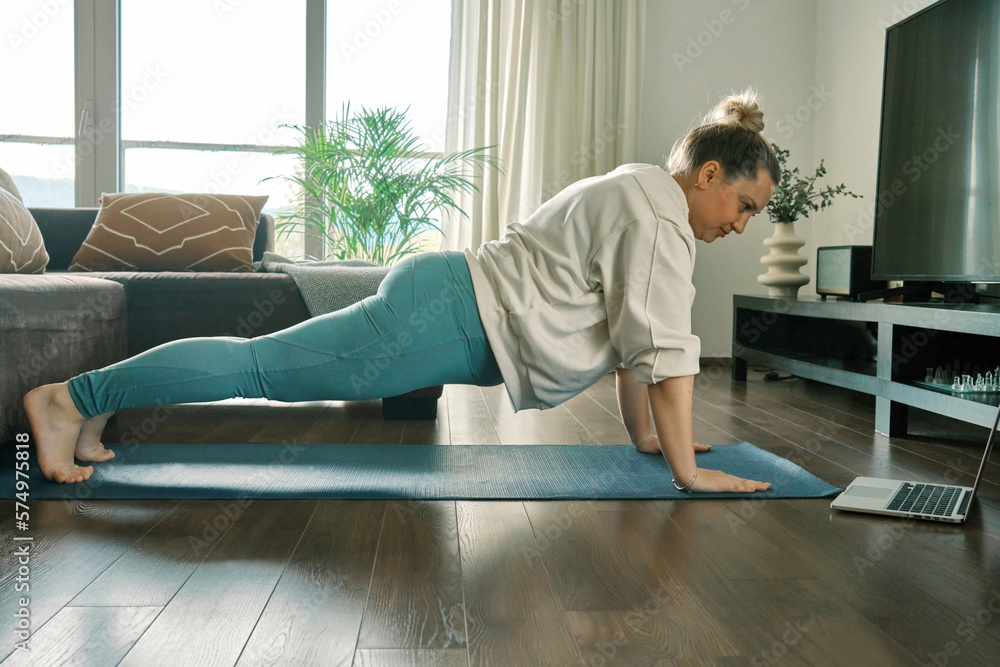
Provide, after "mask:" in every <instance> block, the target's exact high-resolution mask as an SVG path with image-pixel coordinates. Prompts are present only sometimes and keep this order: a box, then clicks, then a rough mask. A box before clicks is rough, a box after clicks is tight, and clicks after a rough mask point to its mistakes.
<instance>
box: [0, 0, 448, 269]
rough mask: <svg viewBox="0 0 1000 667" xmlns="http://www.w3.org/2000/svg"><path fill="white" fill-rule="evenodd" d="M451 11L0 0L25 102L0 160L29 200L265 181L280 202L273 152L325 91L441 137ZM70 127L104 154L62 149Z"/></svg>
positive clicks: (335, 0)
mask: <svg viewBox="0 0 1000 667" xmlns="http://www.w3.org/2000/svg"><path fill="white" fill-rule="evenodd" d="M324 7H325V16H326V20H325V21H318V20H317V21H314V22H313V24H311V25H307V13H308V14H309V15H310V16H314V17H318V16H319V15H320V14H322V13H323V8H324ZM74 8H76V10H75V11H76V13H77V14H78V15H77V16H76V17H74ZM450 12H451V0H351V1H350V2H348V1H347V0H280V1H279V0H260V1H259V2H252V3H251V2H245V1H242V0H213V1H212V2H208V1H207V0H175V1H174V2H170V3H166V2H149V1H148V0H52V1H51V2H49V1H43V0H5V2H4V10H3V12H0V33H2V34H3V35H4V38H5V43H4V45H3V47H2V48H3V49H4V50H6V51H7V52H8V53H11V54H13V56H14V59H13V63H12V65H11V66H9V67H5V68H4V69H5V74H4V77H5V81H4V84H5V92H7V96H5V99H7V100H15V99H16V100H19V101H21V100H30V103H21V104H10V103H8V104H6V105H4V106H3V109H2V111H0V167H3V168H4V169H5V170H6V171H8V172H9V173H10V174H11V175H12V176H13V177H14V179H15V182H16V183H17V184H18V186H19V188H20V189H21V191H22V194H23V195H24V198H25V201H26V202H27V203H28V204H29V205H32V206H43V205H47V206H73V205H75V204H76V203H77V202H83V203H84V204H89V205H93V204H94V203H96V201H95V200H96V197H97V196H98V195H99V193H100V192H107V191H111V190H112V189H116V190H124V191H130V192H140V191H152V190H155V191H174V192H181V191H208V192H226V193H246V194H267V195H268V196H269V197H270V199H269V200H268V204H267V206H265V208H264V210H265V211H266V212H268V213H271V214H277V213H279V212H281V211H282V210H284V209H285V208H286V207H287V206H288V205H289V203H290V202H291V201H292V200H293V198H294V194H295V193H294V192H291V191H290V186H289V184H288V183H287V182H286V181H284V180H283V179H281V178H269V177H280V176H282V175H285V174H291V173H293V170H294V169H295V164H294V162H293V159H292V158H291V157H288V156H275V155H272V154H271V149H272V148H273V147H274V146H277V145H282V144H288V143H292V142H294V141H296V140H297V137H298V133H297V132H295V131H294V130H292V129H290V128H287V127H282V125H305V124H306V123H307V118H312V119H316V118H321V117H322V113H323V111H322V109H321V107H322V106H323V105H324V103H325V105H326V117H328V118H332V117H334V116H335V115H337V114H339V112H340V110H341V108H342V105H343V103H344V102H345V101H347V100H350V101H351V103H352V106H353V107H354V108H358V107H360V106H366V107H378V106H393V107H397V108H406V107H409V108H410V112H409V117H410V120H411V122H412V124H413V127H414V129H415V131H416V132H417V133H418V134H419V136H420V137H421V138H422V140H423V143H424V148H425V149H426V150H427V151H428V152H431V153H437V152H440V151H442V150H443V149H444V136H445V122H446V110H447V97H448V95H447V85H448V57H449V34H450V28H451V26H450ZM74 21H76V23H77V24H78V25H75V23H74ZM115 26H117V27H118V30H117V31H116V30H115ZM81 30H83V31H87V32H84V33H83V34H82V35H81ZM324 30H325V32H324ZM115 35H120V37H119V39H120V43H115V39H114V36H115ZM324 39H325V42H326V54H327V55H326V59H325V62H322V61H323V60H324V59H323V58H322V57H320V56H319V55H318V54H319V53H320V52H321V51H322V49H320V48H318V47H320V46H321V45H322V42H323V40H324ZM310 45H312V46H310ZM307 48H308V49H309V50H308V52H307ZM307 59H308V62H307ZM5 62H6V58H5ZM114 64H116V66H117V71H114V69H115V66H114ZM81 67H82V68H83V69H84V70H86V72H87V73H86V74H83V75H81V74H80V71H81ZM310 72H311V73H310ZM307 75H309V76H311V77H313V78H312V79H311V80H313V81H321V82H325V83H326V91H327V92H326V96H325V99H324V96H323V95H322V94H320V93H319V90H318V89H319V87H320V86H319V85H315V86H313V90H312V91H311V93H310V91H307V90H306V77H307ZM74 77H76V80H74ZM81 80H82V81H83V83H84V87H83V88H81ZM87 86H89V88H88V87H87ZM115 87H117V88H118V91H119V92H118V94H119V103H118V104H117V105H114V104H113V100H114V92H113V91H114V89H115ZM81 91H83V92H82V93H81ZM88 96H89V97H88ZM307 97H308V98H310V100H311V101H307ZM95 101H96V103H95ZM101 103H103V108H100V109H96V110H95V108H94V106H93V105H95V104H97V105H98V106H100V105H101ZM307 104H308V105H310V106H309V107H308V110H307ZM88 105H90V106H88ZM77 106H79V107H80V108H76V107H77ZM307 111H308V114H310V115H307ZM78 121H79V123H78ZM109 122H110V123H111V125H110V129H109V130H108V131H107V132H104V133H103V134H100V133H98V132H96V131H94V130H93V128H95V127H97V128H98V129H103V127H104V124H107V123H109ZM310 122H313V121H310ZM78 124H79V128H89V130H88V131H89V132H91V133H92V135H93V136H96V135H97V134H100V138H101V139H102V140H103V144H102V145H101V146H100V159H98V158H97V155H96V154H97V152H98V151H96V150H94V145H95V143H91V144H90V150H89V152H90V154H91V155H92V157H93V158H94V159H91V160H87V159H86V157H87V156H86V155H85V152H86V151H87V146H85V145H84V143H85V142H82V140H81V147H80V149H79V150H78V151H76V150H74V140H76V138H77V133H78V132H79V131H80V130H79V128H78ZM81 136H82V135H81ZM78 153H79V154H78ZM77 172H78V173H77ZM74 179H76V182H75V181H74ZM74 190H75V192H74ZM293 242H294V243H297V244H298V245H299V246H300V247H299V250H301V245H302V243H303V240H302V239H301V238H299V239H297V240H295V241H293ZM291 250H292V249H289V254H301V252H299V253H294V252H291ZM280 251H281V249H279V252H280Z"/></svg>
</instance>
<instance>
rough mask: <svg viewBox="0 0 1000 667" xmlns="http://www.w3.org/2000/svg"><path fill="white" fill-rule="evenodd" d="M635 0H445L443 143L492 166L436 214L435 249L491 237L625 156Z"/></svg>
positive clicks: (632, 135) (629, 136) (639, 51)
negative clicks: (454, 208)
mask: <svg viewBox="0 0 1000 667" xmlns="http://www.w3.org/2000/svg"><path fill="white" fill-rule="evenodd" d="M645 14H646V7H645V0H453V2H452V37H451V66H450V72H449V89H448V127H447V139H446V145H445V150H446V151H449V152H450V151H456V150H468V149H470V148H476V147H482V146H495V148H494V149H493V154H494V155H496V156H498V157H499V158H500V161H501V166H502V169H503V174H499V173H496V172H490V173H488V174H487V175H486V176H485V178H481V179H479V180H478V182H477V183H478V185H479V187H480V191H479V192H477V193H474V194H471V195H468V196H464V197H462V198H461V199H460V200H458V201H459V204H460V205H461V208H462V210H464V211H465V212H466V213H467V214H468V217H467V218H466V217H461V216H459V215H455V214H449V215H447V216H445V218H444V220H443V221H442V228H443V230H444V232H445V239H444V242H443V244H442V248H443V249H450V250H464V249H465V248H477V247H478V246H479V245H480V244H481V243H483V242H485V241H490V240H493V239H498V238H500V237H501V236H502V235H503V233H504V229H505V228H506V226H507V225H508V224H510V223H512V222H521V221H523V220H524V219H526V218H527V217H528V216H529V215H530V214H531V213H533V212H534V210H535V209H536V208H538V206H539V205H540V204H542V203H543V202H544V201H545V200H547V199H549V198H550V197H551V196H552V195H554V194H556V193H557V192H559V191H560V190H562V189H563V188H564V187H566V186H567V185H569V184H570V183H573V182H574V181H577V180H579V179H581V178H584V177H586V176H593V175H596V174H604V173H607V172H608V171H611V170H612V169H614V168H615V167H617V166H618V165H620V164H625V163H628V162H634V161H635V160H636V156H637V142H638V136H639V104H640V99H641V92H642V70H643V68H642V59H643V42H644V26H645Z"/></svg>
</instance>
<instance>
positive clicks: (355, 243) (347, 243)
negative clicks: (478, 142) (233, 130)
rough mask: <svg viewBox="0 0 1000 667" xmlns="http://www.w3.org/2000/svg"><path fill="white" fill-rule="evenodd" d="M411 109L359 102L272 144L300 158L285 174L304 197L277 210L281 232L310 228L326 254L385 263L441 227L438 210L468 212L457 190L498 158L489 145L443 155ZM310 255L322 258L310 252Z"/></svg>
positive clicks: (409, 251) (466, 188)
mask: <svg viewBox="0 0 1000 667" xmlns="http://www.w3.org/2000/svg"><path fill="white" fill-rule="evenodd" d="M407 111H408V109H407V110H404V111H399V110H397V109H394V108H388V107H386V108H376V109H366V108H362V109H361V111H360V112H359V113H356V114H352V113H351V109H350V105H349V104H347V105H345V106H344V108H343V110H342V112H341V115H340V117H338V118H335V119H333V120H330V121H327V122H325V123H323V124H322V125H321V126H319V127H316V128H308V127H303V126H298V125H296V126H292V127H293V128H294V129H296V130H298V132H299V134H300V140H299V142H298V143H297V144H296V145H294V146H283V147H281V148H279V149H277V150H276V151H275V152H276V153H278V154H290V155H294V156H296V157H297V158H298V166H297V170H296V173H295V174H293V175H291V176H283V177H281V178H284V179H285V180H287V181H290V182H291V183H293V184H294V185H295V186H297V187H298V188H299V189H300V191H301V197H300V199H299V201H298V202H297V203H296V205H295V206H294V207H293V209H292V210H290V211H289V212H287V213H283V214H280V215H279V216H278V222H277V225H276V227H277V230H278V234H279V237H280V236H287V235H290V234H296V233H303V232H306V231H307V230H311V231H312V232H314V233H315V234H317V235H318V236H319V237H320V238H322V239H323V242H324V250H325V255H326V257H327V258H335V259H363V260H368V261H370V262H375V263H376V264H381V265H383V266H388V265H391V264H394V263H395V262H397V261H399V260H400V259H402V258H403V257H406V256H407V255H411V254H413V253H416V252H419V251H420V249H421V236H422V235H424V234H426V233H427V232H428V231H430V230H437V231H439V232H440V230H441V228H440V226H439V221H440V215H441V213H442V212H443V211H445V210H453V211H456V212H459V213H460V214H462V215H464V212H462V211H461V209H460V208H459V207H458V205H457V204H456V202H455V199H454V197H455V196H456V195H457V194H459V193H462V192H471V191H474V190H476V189H477V187H476V185H475V181H474V177H475V175H476V174H477V173H479V172H482V171H483V170H486V169H498V168H499V162H498V160H497V158H496V157H495V156H492V155H490V154H489V153H488V152H487V151H488V150H489V147H487V148H474V149H471V150H467V151H461V152H455V153H449V154H447V155H443V156H438V155H437V154H434V153H427V152H425V151H423V150H422V145H421V143H420V138H419V137H418V136H417V135H416V133H415V132H414V131H413V129H412V127H411V125H410V122H409V120H408V119H407V115H406V114H407ZM310 259H323V258H322V257H311V258H310Z"/></svg>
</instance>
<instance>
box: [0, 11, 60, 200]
mask: <svg viewBox="0 0 1000 667" xmlns="http://www.w3.org/2000/svg"><path fill="white" fill-rule="evenodd" d="M0 35H2V36H3V44H2V45H0V51H2V52H3V53H4V56H3V61H4V62H5V63H7V64H5V65H4V68H3V69H4V76H3V85H4V104H3V109H2V111H0V137H3V141H0V168H3V169H4V171H6V172H8V173H9V174H10V175H11V176H12V177H13V179H14V183H15V184H16V185H17V188H18V190H19V191H20V193H21V197H22V198H23V199H24V202H25V204H27V205H28V206H73V203H74V190H73V182H74V178H75V173H76V162H75V154H74V151H73V137H74V124H73V121H74V117H75V112H74V107H73V105H74V101H73V96H74V87H73V3H72V2H52V3H41V2H38V0H5V2H4V8H3V11H2V12H0Z"/></svg>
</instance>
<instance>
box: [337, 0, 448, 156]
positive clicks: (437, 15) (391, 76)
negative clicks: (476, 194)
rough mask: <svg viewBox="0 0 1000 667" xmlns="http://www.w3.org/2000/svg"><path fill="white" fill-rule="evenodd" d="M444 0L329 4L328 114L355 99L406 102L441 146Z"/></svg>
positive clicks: (418, 127)
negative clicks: (334, 5)
mask: <svg viewBox="0 0 1000 667" xmlns="http://www.w3.org/2000/svg"><path fill="white" fill-rule="evenodd" d="M450 34H451V2H450V0H408V1H407V2H403V1H402V0H360V1H357V2H343V3H336V7H335V8H334V7H333V5H332V4H331V6H330V8H329V9H328V10H327V45H326V53H327V56H326V57H327V69H326V72H327V77H326V80H327V83H326V90H327V103H326V108H327V115H328V116H330V117H332V116H334V115H335V114H339V113H340V110H341V108H342V106H343V104H344V102H346V101H348V100H350V102H351V106H352V108H353V107H360V106H362V105H363V106H365V107H369V108H372V107H382V106H391V107H396V108H399V109H401V110H402V109H405V108H407V107H409V108H410V111H409V114H408V116H409V118H410V120H411V121H412V123H413V128H414V130H415V131H416V132H417V134H418V135H419V136H420V137H421V138H422V139H423V140H424V144H425V148H426V149H427V150H428V151H432V152H441V151H443V150H444V136H445V134H444V133H445V121H446V117H447V111H448V57H449V48H450V47H449V36H450Z"/></svg>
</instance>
